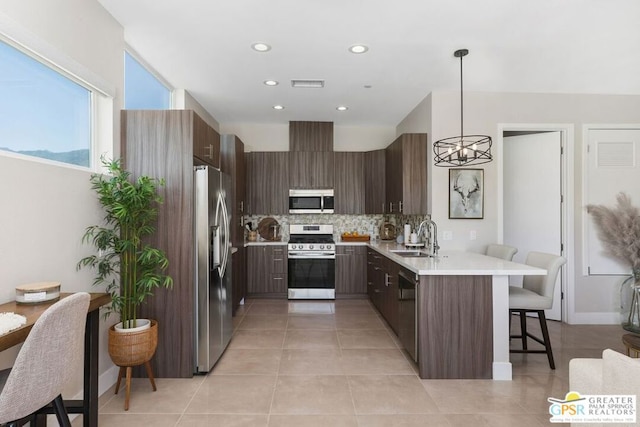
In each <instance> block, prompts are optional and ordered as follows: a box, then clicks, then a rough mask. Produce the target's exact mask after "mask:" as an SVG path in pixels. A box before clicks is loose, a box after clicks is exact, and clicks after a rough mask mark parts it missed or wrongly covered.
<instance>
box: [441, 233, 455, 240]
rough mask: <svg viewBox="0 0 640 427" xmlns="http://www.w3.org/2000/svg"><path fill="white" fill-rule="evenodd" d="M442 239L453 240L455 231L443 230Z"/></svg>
mask: <svg viewBox="0 0 640 427" xmlns="http://www.w3.org/2000/svg"><path fill="white" fill-rule="evenodd" d="M442 240H453V231H443V232H442Z"/></svg>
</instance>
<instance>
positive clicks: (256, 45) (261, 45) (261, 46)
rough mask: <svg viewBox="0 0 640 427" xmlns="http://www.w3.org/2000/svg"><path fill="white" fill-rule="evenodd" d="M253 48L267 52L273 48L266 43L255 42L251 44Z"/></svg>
mask: <svg viewBox="0 0 640 427" xmlns="http://www.w3.org/2000/svg"><path fill="white" fill-rule="evenodd" d="M251 48H252V49H253V50H256V51H258V52H267V51H270V50H271V46H269V45H268V44H266V43H254V44H252V45H251Z"/></svg>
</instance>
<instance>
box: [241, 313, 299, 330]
mask: <svg viewBox="0 0 640 427" xmlns="http://www.w3.org/2000/svg"><path fill="white" fill-rule="evenodd" d="M287 320H288V317H287V316H279V315H264V316H244V319H243V320H242V322H240V325H238V329H239V330H245V329H286V328H287Z"/></svg>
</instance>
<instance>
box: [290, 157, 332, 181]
mask: <svg viewBox="0 0 640 427" xmlns="http://www.w3.org/2000/svg"><path fill="white" fill-rule="evenodd" d="M333 157H334V153H333V152H332V151H319V152H318V151H316V152H314V151H290V152H289V162H290V165H289V167H290V173H289V186H290V188H305V189H306V188H333V170H334V167H333Z"/></svg>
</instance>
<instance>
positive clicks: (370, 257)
mask: <svg viewBox="0 0 640 427" xmlns="http://www.w3.org/2000/svg"><path fill="white" fill-rule="evenodd" d="M399 269H400V266H399V265H398V264H396V263H395V262H393V261H391V260H390V259H388V258H387V257H385V256H383V255H380V254H379V253H378V252H376V251H375V250H373V249H368V252H367V294H368V295H369V298H370V299H371V302H372V303H373V305H374V307H375V308H376V309H377V310H378V311H379V312H380V314H381V315H382V317H383V318H384V320H385V321H386V322H387V324H389V326H390V327H391V329H393V331H394V332H396V333H398V330H399V329H398V327H399V312H400V311H399V309H400V307H399V306H398V271H399Z"/></svg>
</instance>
